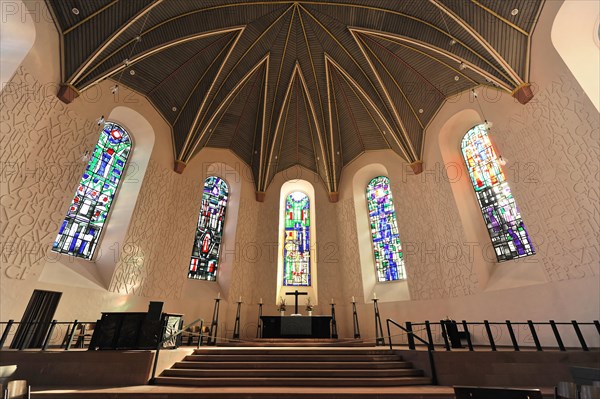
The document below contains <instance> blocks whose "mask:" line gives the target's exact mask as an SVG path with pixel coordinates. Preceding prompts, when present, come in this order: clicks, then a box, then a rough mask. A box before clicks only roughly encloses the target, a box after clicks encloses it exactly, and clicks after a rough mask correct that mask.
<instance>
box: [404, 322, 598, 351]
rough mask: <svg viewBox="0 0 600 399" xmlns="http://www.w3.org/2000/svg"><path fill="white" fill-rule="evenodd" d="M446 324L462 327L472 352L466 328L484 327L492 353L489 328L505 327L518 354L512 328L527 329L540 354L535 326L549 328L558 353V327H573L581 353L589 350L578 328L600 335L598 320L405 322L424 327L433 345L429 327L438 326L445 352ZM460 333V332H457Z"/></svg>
mask: <svg viewBox="0 0 600 399" xmlns="http://www.w3.org/2000/svg"><path fill="white" fill-rule="evenodd" d="M448 322H453V323H456V324H457V325H462V327H463V331H462V332H464V333H465V337H464V338H465V339H466V340H467V345H468V349H469V351H473V350H474V348H473V343H472V342H471V335H470V332H469V328H468V326H484V327H485V332H486V335H487V339H488V342H489V346H490V348H491V350H492V351H496V350H497V348H496V345H497V344H496V342H495V340H494V334H493V333H492V329H491V326H505V327H506V329H507V331H508V334H509V337H510V341H511V344H512V347H513V349H514V350H515V351H516V352H518V351H520V350H521V347H520V346H519V343H518V341H517V338H516V336H515V332H514V330H513V326H526V327H528V330H529V334H530V335H531V339H532V340H533V343H534V348H535V350H537V351H539V352H541V351H543V350H544V348H543V346H542V344H541V342H540V338H539V336H538V333H537V331H536V327H537V326H550V328H551V331H552V333H553V335H554V338H555V340H556V347H558V349H559V350H560V351H566V350H567V347H566V346H565V344H564V342H563V339H562V337H561V335H560V332H559V329H558V326H572V327H573V330H572V331H573V332H574V333H575V335H576V337H577V340H578V341H579V345H580V347H581V350H583V351H586V352H587V351H589V350H590V348H589V347H588V344H587V342H586V340H585V337H584V334H583V332H582V331H581V328H580V326H595V327H596V330H597V332H598V334H600V321H598V320H593V321H591V322H578V321H576V320H571V321H563V322H560V321H554V320H549V321H537V322H534V321H532V320H527V321H522V322H511V321H510V320H506V321H504V322H494V321H488V320H484V321H483V322H467V321H466V320H462V322H455V321H454V320H440V321H439V322H431V323H430V322H429V321H428V320H426V321H425V322H424V323H410V322H407V323H406V324H407V326H425V327H426V329H427V333H428V336H429V339H430V341H431V342H432V343H433V339H432V336H431V328H430V325H431V324H433V325H439V326H440V328H441V331H442V337H443V338H444V346H445V348H446V350H447V351H450V350H451V345H450V343H449V342H448V334H447V331H446V323H448ZM459 332H460V331H459ZM409 347H410V349H414V341H412V342H411V341H410V338H409Z"/></svg>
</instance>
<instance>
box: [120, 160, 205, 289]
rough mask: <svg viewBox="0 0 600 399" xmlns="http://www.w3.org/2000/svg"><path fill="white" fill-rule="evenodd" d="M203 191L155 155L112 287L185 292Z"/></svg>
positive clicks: (195, 183)
mask: <svg viewBox="0 0 600 399" xmlns="http://www.w3.org/2000/svg"><path fill="white" fill-rule="evenodd" d="M201 196H202V191H201V187H200V183H198V182H194V181H192V180H190V179H187V178H185V177H183V176H181V175H178V174H176V173H175V172H173V171H172V170H170V169H165V168H164V167H162V166H160V165H159V164H158V163H156V162H154V161H152V160H151V161H150V163H149V165H148V170H147V171H146V176H145V178H144V183H143V186H142V190H141V191H140V194H139V197H138V201H137V205H136V208H135V211H134V214H133V218H132V222H131V225H130V226H129V230H128V231H127V236H126V238H125V241H124V243H123V249H122V251H121V257H120V259H119V263H118V264H117V268H116V270H115V273H114V275H113V278H112V281H111V284H110V291H113V292H118V293H121V294H134V295H141V296H146V297H156V298H164V299H179V298H180V297H181V292H182V289H183V284H184V283H185V281H186V279H187V264H188V263H189V258H190V255H191V253H192V246H193V244H194V228H195V225H196V221H197V219H198V204H200V199H201Z"/></svg>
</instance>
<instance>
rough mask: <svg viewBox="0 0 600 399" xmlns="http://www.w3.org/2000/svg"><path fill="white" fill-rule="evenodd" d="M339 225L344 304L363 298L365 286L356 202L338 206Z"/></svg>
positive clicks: (345, 201)
mask: <svg viewBox="0 0 600 399" xmlns="http://www.w3.org/2000/svg"><path fill="white" fill-rule="evenodd" d="M337 206H338V209H337V212H336V215H337V225H338V238H339V241H338V244H339V262H340V269H341V270H342V271H343V272H342V273H341V282H342V289H343V298H344V302H347V301H348V300H349V298H351V297H352V296H355V297H356V298H362V297H363V295H364V294H363V286H362V278H361V268H360V255H359V253H358V246H357V243H358V237H357V236H356V223H352V222H354V220H355V218H356V214H355V212H354V201H353V200H352V199H346V200H343V201H340V202H339V203H338V204H337Z"/></svg>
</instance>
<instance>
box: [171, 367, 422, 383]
mask: <svg viewBox="0 0 600 399" xmlns="http://www.w3.org/2000/svg"><path fill="white" fill-rule="evenodd" d="M422 375H423V372H422V371H421V370H415V369H388V370H371V369H356V370H347V369H346V370H344V369H342V370H339V369H320V370H306V369H285V370H280V369H259V370H256V369H254V370H253V369H250V370H248V369H229V370H212V369H173V368H172V369H168V370H164V371H163V373H162V374H161V376H163V377H188V378H265V379H269V381H270V380H271V379H272V378H296V379H302V380H303V381H306V380H307V379H309V378H323V377H327V378H328V379H330V378H346V379H347V378H392V377H394V378H396V377H420V376H422Z"/></svg>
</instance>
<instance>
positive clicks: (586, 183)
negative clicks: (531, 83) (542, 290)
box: [493, 76, 600, 281]
mask: <svg viewBox="0 0 600 399" xmlns="http://www.w3.org/2000/svg"><path fill="white" fill-rule="evenodd" d="M599 122H600V121H599V115H598V113H597V112H596V110H595V109H594V108H593V107H592V106H591V104H590V100H589V99H588V98H587V97H586V95H585V94H584V93H583V92H582V91H581V88H580V87H579V86H578V85H577V83H575V81H574V78H573V77H571V76H569V77H567V76H559V77H557V78H556V79H555V80H554V81H553V82H552V83H551V84H549V85H547V86H546V87H545V88H544V90H542V91H540V92H539V93H537V95H536V97H535V98H534V100H533V101H532V102H531V103H530V104H528V105H526V106H525V107H523V108H521V110H520V112H518V113H515V114H512V115H511V116H510V118H508V120H507V122H506V123H502V124H500V126H498V129H497V131H496V133H494V136H493V140H495V142H496V143H497V145H498V147H499V148H501V149H502V151H503V153H505V154H507V155H506V156H507V158H508V159H509V160H511V159H513V160H516V162H509V164H508V165H506V167H505V169H507V172H508V174H509V179H510V180H509V181H510V184H511V188H512V189H513V191H514V194H515V198H516V199H517V203H518V204H519V206H520V208H521V209H522V212H523V215H524V221H525V224H526V226H528V228H529V230H530V234H531V237H532V240H533V242H534V244H535V245H536V246H537V251H538V254H537V255H535V257H532V258H531V259H532V261H533V260H535V261H537V262H541V264H542V265H543V267H544V269H545V272H546V274H547V278H548V280H550V281H560V280H570V279H580V278H593V277H596V278H597V277H598V275H600V256H599V245H600V244H599V242H600V241H599V233H598V232H599V231H600V213H599V203H600V202H599V191H600V175H599V173H598V172H599V163H598V159H599V158H600V136H599V129H600V123H599Z"/></svg>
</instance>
